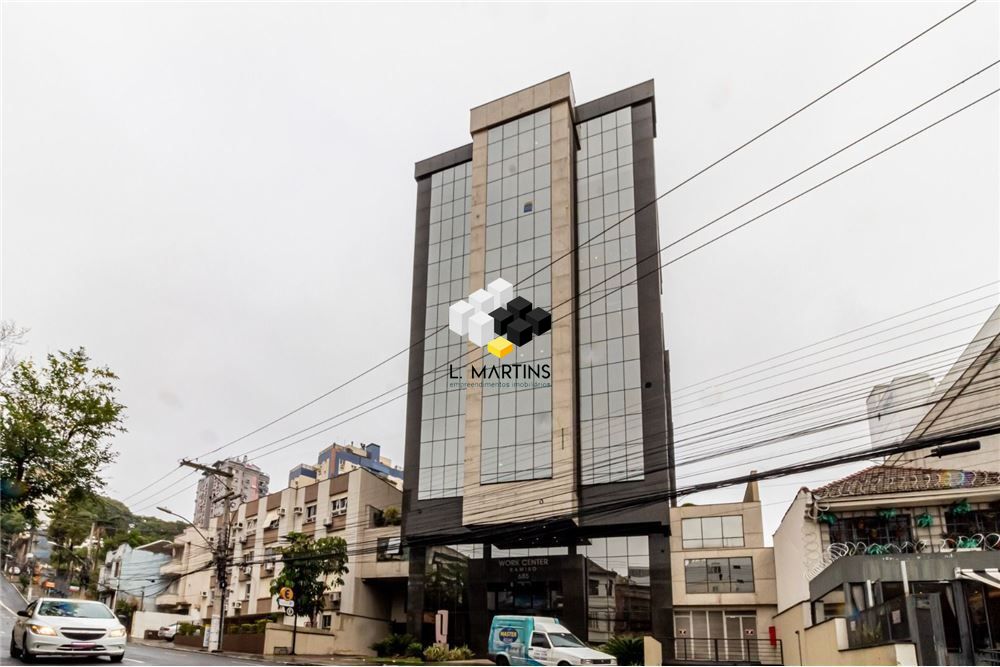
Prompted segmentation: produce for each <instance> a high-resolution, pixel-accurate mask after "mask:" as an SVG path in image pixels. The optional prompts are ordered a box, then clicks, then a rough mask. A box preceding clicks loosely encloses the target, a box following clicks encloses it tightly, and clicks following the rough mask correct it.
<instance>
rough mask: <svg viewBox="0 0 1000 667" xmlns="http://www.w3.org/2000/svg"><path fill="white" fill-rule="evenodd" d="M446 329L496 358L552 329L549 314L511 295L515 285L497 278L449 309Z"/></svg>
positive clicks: (502, 356) (501, 357) (521, 298)
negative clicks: (463, 337) (482, 348)
mask: <svg viewBox="0 0 1000 667" xmlns="http://www.w3.org/2000/svg"><path fill="white" fill-rule="evenodd" d="M448 328H449V329H451V330H452V331H454V332H455V333H456V334H458V335H459V336H468V338H469V340H470V341H471V342H472V343H473V344H475V345H478V346H479V347H484V346H485V347H486V349H487V351H489V353H490V354H492V355H493V356H494V357H496V358H498V359H503V358H504V357H506V356H507V355H508V354H510V353H511V352H513V351H514V348H515V347H520V346H522V345H527V344H528V343H530V342H531V339H532V337H533V336H541V335H543V334H545V333H548V331H549V330H550V329H552V315H551V314H550V313H549V312H548V311H547V310H545V309H544V308H535V307H534V306H532V305H531V302H530V301H528V300H527V299H525V298H524V297H520V296H518V297H515V296H514V286H513V285H511V284H510V283H509V282H507V281H506V280H504V279H503V278H497V279H496V280H494V281H493V282H491V283H490V284H489V285H487V286H486V289H479V290H476V291H475V292H473V293H472V294H470V295H469V298H468V299H467V300H462V301H457V302H455V303H453V304H452V305H451V308H449V309H448Z"/></svg>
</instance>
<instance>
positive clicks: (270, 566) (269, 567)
mask: <svg viewBox="0 0 1000 667" xmlns="http://www.w3.org/2000/svg"><path fill="white" fill-rule="evenodd" d="M264 569H265V570H266V571H267V572H274V563H272V562H270V561H268V562H266V563H264Z"/></svg>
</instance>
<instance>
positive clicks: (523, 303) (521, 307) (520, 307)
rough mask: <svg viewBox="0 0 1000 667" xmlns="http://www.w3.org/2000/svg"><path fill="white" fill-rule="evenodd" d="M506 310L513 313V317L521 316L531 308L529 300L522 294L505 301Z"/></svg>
mask: <svg viewBox="0 0 1000 667" xmlns="http://www.w3.org/2000/svg"><path fill="white" fill-rule="evenodd" d="M507 310H508V311H510V312H511V313H513V314H514V317H521V318H523V317H524V316H525V315H527V314H528V312H529V311H530V310H531V302H530V301H528V300H527V299H525V298H524V297H523V296H515V297H514V298H513V299H511V300H510V301H508V302H507Z"/></svg>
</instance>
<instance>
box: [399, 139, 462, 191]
mask: <svg viewBox="0 0 1000 667" xmlns="http://www.w3.org/2000/svg"><path fill="white" fill-rule="evenodd" d="M471 161H472V144H466V145H464V146H459V147H458V148H453V149H451V150H450V151H445V152H444V153H441V154H439V155H435V156H434V157H429V158H427V159H426V160H421V161H420V162H417V163H416V164H415V165H414V167H413V178H415V179H417V180H418V181H419V180H420V179H421V178H423V177H425V176H430V175H431V174H433V173H434V172H436V171H441V170H442V169H447V168H448V167H454V166H455V165H457V164H465V163H466V162H471ZM428 197H430V195H429V194H428ZM428 201H430V199H428Z"/></svg>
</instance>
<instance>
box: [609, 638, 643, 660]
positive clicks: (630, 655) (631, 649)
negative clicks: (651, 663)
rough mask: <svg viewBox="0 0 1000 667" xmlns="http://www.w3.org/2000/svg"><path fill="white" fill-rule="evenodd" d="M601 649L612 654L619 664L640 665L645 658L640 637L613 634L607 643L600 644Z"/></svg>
mask: <svg viewBox="0 0 1000 667" xmlns="http://www.w3.org/2000/svg"><path fill="white" fill-rule="evenodd" d="M601 651H603V652H604V653H607V654H609V655H613V656H614V657H615V658H617V659H618V664H619V665H641V664H643V661H644V660H645V659H646V656H645V651H644V650H643V647H642V637H621V636H617V635H616V636H614V637H612V638H611V639H609V640H608V643H607V644H604V645H602V646H601Z"/></svg>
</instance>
